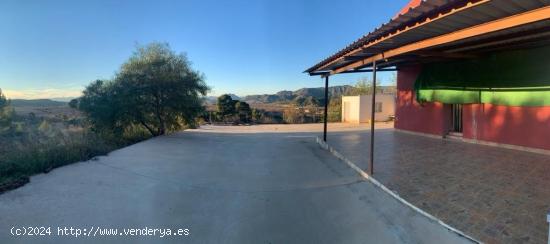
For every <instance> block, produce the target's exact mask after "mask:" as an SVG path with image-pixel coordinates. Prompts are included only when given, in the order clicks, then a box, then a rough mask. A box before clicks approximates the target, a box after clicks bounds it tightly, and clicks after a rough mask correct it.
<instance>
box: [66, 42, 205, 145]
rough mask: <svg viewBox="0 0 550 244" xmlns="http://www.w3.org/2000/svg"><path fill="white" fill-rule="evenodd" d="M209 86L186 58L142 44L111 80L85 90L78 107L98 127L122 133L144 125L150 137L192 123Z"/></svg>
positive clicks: (165, 48)
mask: <svg viewBox="0 0 550 244" xmlns="http://www.w3.org/2000/svg"><path fill="white" fill-rule="evenodd" d="M208 90H209V88H208V86H207V85H206V83H205V81H204V76H203V75H202V74H201V73H200V72H198V71H196V70H193V69H192V68H191V65H190V62H189V60H188V59H187V57H186V56H185V54H177V53H175V52H174V51H173V50H171V49H170V46H169V45H168V44H166V43H151V44H148V45H145V46H139V47H138V48H137V50H136V51H135V52H134V53H133V55H132V56H131V57H130V58H129V59H128V61H126V62H125V63H124V64H123V65H122V67H121V68H120V70H119V71H118V72H117V73H116V75H115V77H114V79H113V80H109V81H107V80H97V81H94V82H92V83H91V84H90V85H89V86H88V87H86V89H85V90H84V93H83V96H82V97H80V98H79V99H78V103H76V102H73V104H72V105H73V106H76V104H78V108H79V109H80V110H81V111H83V112H84V113H86V114H87V115H88V118H89V120H90V121H91V123H92V125H93V126H94V127H95V128H97V129H109V130H111V131H113V132H116V133H123V132H124V130H125V129H127V128H128V127H131V126H142V127H143V128H144V129H146V130H147V131H148V132H149V133H150V134H151V135H152V136H158V135H163V134H165V133H167V131H170V130H177V129H180V128H181V127H182V126H183V125H185V124H187V125H189V124H194V119H195V118H196V117H197V116H198V115H199V114H200V113H201V112H202V111H203V109H204V108H203V106H202V96H204V95H206V93H207V92H208Z"/></svg>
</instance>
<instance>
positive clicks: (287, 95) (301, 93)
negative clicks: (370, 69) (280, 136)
mask: <svg viewBox="0 0 550 244" xmlns="http://www.w3.org/2000/svg"><path fill="white" fill-rule="evenodd" d="M354 89H355V88H354V87H353V86H349V85H344V86H331V87H329V88H328V93H329V96H330V97H340V96H344V95H346V94H350V93H351V92H352V91H353V90H354ZM377 89H378V91H379V92H382V93H392V92H395V87H393V86H379V87H377ZM230 95H231V97H232V98H233V100H241V101H245V102H247V103H285V102H290V101H292V100H294V99H296V98H297V97H306V98H307V97H314V98H315V99H317V100H320V101H322V100H324V97H325V88H324V87H315V88H302V89H298V90H296V91H280V92H277V93H275V94H263V95H249V96H245V97H241V98H240V97H238V96H237V95H234V94H230ZM216 99H217V97H209V98H207V100H208V102H209V103H212V104H213V103H216V101H217V100H216Z"/></svg>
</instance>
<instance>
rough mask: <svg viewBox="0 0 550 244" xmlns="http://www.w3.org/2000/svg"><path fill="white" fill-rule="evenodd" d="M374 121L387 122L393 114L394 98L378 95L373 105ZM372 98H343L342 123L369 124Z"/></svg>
mask: <svg viewBox="0 0 550 244" xmlns="http://www.w3.org/2000/svg"><path fill="white" fill-rule="evenodd" d="M374 107H375V108H374V112H375V117H374V120H375V121H388V120H390V119H391V117H392V116H393V115H394V114H395V96H394V95H391V94H378V95H377V96H376V102H375V103H374ZM371 109H372V96H371V95H361V96H343V97H342V122H348V123H367V122H370V114H371Z"/></svg>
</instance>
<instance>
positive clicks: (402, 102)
mask: <svg viewBox="0 0 550 244" xmlns="http://www.w3.org/2000/svg"><path fill="white" fill-rule="evenodd" d="M421 68H422V67H421V66H420V65H417V66H407V67H399V71H398V72H397V103H396V111H395V117H396V121H395V128H397V129H401V130H408V131H413V132H421V133H428V134H433V135H441V136H443V135H445V134H446V133H447V132H448V131H449V129H450V127H451V111H450V109H451V108H450V105H446V104H441V103H426V104H424V105H420V104H419V103H418V102H416V98H415V92H414V82H415V81H416V77H417V76H418V74H419V73H420V71H421ZM463 135H464V138H468V139H475V140H481V141H489V142H496V143H502V144H510V145H518V146H525V147H532V148H540V149H546V150H550V106H547V107H510V106H497V105H491V104H466V105H464V111H463Z"/></svg>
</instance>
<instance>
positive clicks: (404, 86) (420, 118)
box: [394, 65, 450, 136]
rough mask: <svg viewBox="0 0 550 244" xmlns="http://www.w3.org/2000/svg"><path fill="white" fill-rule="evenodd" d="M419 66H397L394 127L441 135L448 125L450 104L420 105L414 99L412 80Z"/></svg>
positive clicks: (413, 80)
mask: <svg viewBox="0 0 550 244" xmlns="http://www.w3.org/2000/svg"><path fill="white" fill-rule="evenodd" d="M420 70H421V66H419V65H418V66H407V67H399V71H397V103H396V108H395V118H396V120H395V125H394V126H395V128H397V129H401V130H408V131H413V132H421V133H428V134H434V135H440V136H443V135H445V134H446V133H447V131H448V128H449V125H450V116H447V115H448V114H450V106H448V105H444V104H442V103H426V104H424V105H420V104H419V103H418V102H417V101H416V98H415V97H416V96H415V92H414V82H415V81H416V77H417V76H418V75H419V74H420Z"/></svg>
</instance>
